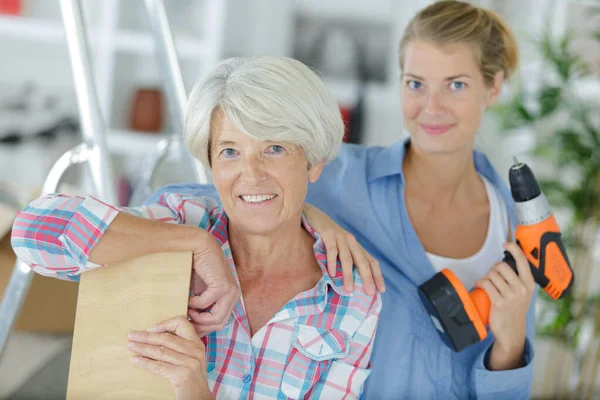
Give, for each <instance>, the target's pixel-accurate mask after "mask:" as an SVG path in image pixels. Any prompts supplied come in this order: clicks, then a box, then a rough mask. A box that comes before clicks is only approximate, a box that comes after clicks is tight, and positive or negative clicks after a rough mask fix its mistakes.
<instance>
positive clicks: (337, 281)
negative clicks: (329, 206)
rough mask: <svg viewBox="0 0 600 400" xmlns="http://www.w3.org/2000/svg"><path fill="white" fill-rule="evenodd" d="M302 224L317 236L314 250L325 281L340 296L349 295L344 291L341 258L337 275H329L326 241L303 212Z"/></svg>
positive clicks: (336, 269) (312, 234) (337, 265)
mask: <svg viewBox="0 0 600 400" xmlns="http://www.w3.org/2000/svg"><path fill="white" fill-rule="evenodd" d="M302 225H303V226H304V229H306V230H307V231H308V233H310V235H311V236H312V237H313V238H315V244H314V245H313V251H314V253H315V258H316V259H317V262H318V263H319V267H320V268H321V272H322V273H323V281H324V283H325V284H326V285H329V286H331V288H332V289H333V290H334V291H335V292H336V293H337V294H339V295H340V296H347V294H346V292H345V291H344V278H343V274H342V266H341V264H340V262H339V260H338V261H337V262H336V268H335V276H334V277H333V278H332V277H330V276H329V272H328V271H327V250H326V249H325V243H323V240H322V239H321V235H319V233H318V232H317V231H315V230H314V229H313V228H312V227H311V226H310V224H309V223H308V220H307V219H306V217H305V216H304V214H302Z"/></svg>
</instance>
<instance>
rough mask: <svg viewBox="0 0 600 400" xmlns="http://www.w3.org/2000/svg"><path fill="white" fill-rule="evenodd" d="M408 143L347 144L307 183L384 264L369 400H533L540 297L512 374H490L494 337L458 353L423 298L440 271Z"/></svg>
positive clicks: (479, 157) (482, 161) (203, 190)
mask: <svg viewBox="0 0 600 400" xmlns="http://www.w3.org/2000/svg"><path fill="white" fill-rule="evenodd" d="M408 143H409V142H408V140H407V141H399V142H397V143H396V144H394V145H392V146H390V147H363V146H357V145H343V146H342V148H341V150H340V153H339V155H338V157H337V158H336V159H335V160H334V161H333V162H332V163H330V164H328V165H327V166H326V167H325V168H324V170H323V173H322V175H321V177H320V179H319V180H318V181H317V182H316V183H314V184H310V185H309V188H308V195H307V199H306V201H307V203H309V204H313V205H315V206H317V207H318V208H320V209H321V210H323V211H324V212H325V213H327V214H328V215H330V216H331V217H332V218H333V219H334V220H335V221H336V222H337V223H338V224H340V225H341V226H342V227H343V228H345V229H346V230H348V231H349V232H351V233H352V234H353V235H355V237H356V238H357V239H358V241H359V242H360V244H361V245H362V246H363V247H364V248H365V249H366V250H367V251H368V252H369V253H370V254H371V255H373V256H374V257H375V258H377V259H378V260H379V262H380V265H381V270H382V272H383V276H384V278H385V282H386V289H387V290H386V292H385V293H384V294H383V309H382V311H381V314H380V319H379V326H378V329H377V336H376V339H375V346H374V351H373V356H372V358H371V361H372V366H373V369H372V372H371V375H370V377H369V379H368V380H367V382H366V390H365V393H364V398H366V399H375V400H380V399H461V400H462V399H471V398H477V399H502V400H504V399H511V400H512V399H529V393H530V387H531V382H532V380H533V348H532V346H531V340H533V335H534V310H533V304H534V303H535V299H534V300H532V307H531V309H530V310H529V314H528V320H527V336H528V339H527V343H526V345H525V364H526V366H525V367H523V368H518V369H515V370H510V371H490V370H488V369H487V368H486V364H485V363H486V360H487V357H488V355H489V351H490V349H491V345H492V342H493V336H492V335H491V334H490V335H488V337H487V338H486V339H485V340H484V341H482V342H481V343H478V344H476V345H472V346H470V347H468V348H466V349H464V350H463V351H461V352H459V353H456V352H454V351H453V350H452V349H450V348H449V347H447V346H446V345H445V344H444V342H443V341H442V340H441V338H440V337H439V334H438V332H437V330H436V329H435V327H434V325H433V323H432V322H431V320H430V318H429V315H428V314H427V311H426V310H425V308H424V307H423V305H422V303H421V301H420V299H419V296H418V292H417V287H418V286H419V285H420V284H422V283H423V282H425V281H426V280H428V279H429V278H431V277H432V276H433V275H434V273H435V271H434V269H433V266H432V265H431V263H430V262H429V259H428V258H427V255H426V254H425V250H424V248H423V246H422V244H421V242H420V241H419V238H418V237H417V234H416V232H415V230H414V228H413V226H412V224H411V222H410V219H409V216H408V212H407V209H406V203H405V199H404V176H403V173H402V161H403V159H404V155H405V149H406V145H407V144H408ZM474 162H475V168H476V170H477V172H478V173H480V174H481V175H483V176H484V177H485V178H487V179H488V180H489V181H490V182H491V183H492V184H493V185H494V186H495V187H496V188H497V189H498V190H499V191H500V193H501V195H502V198H503V199H504V203H505V204H506V205H507V207H508V213H509V215H510V218H511V225H512V227H514V226H515V223H516V221H515V213H514V205H513V200H512V197H511V194H510V190H509V189H508V187H507V186H506V185H505V184H504V182H503V181H502V179H501V178H500V176H499V175H498V174H497V172H496V171H495V170H494V168H493V167H492V165H491V164H490V162H489V160H488V159H487V157H486V156H485V155H483V154H482V153H479V152H475V153H474ZM165 191H168V192H177V193H191V194H194V195H198V196H211V197H213V196H214V197H215V198H218V194H217V192H216V190H215V188H214V187H213V186H209V185H197V184H180V185H170V186H167V187H166V188H163V189H160V190H159V191H158V192H156V193H154V194H153V195H152V196H151V197H150V199H148V201H147V202H155V201H157V199H158V196H159V195H160V194H161V193H163V192H165ZM432 223H435V221H432ZM491 267H492V266H491V265H490V268H491Z"/></svg>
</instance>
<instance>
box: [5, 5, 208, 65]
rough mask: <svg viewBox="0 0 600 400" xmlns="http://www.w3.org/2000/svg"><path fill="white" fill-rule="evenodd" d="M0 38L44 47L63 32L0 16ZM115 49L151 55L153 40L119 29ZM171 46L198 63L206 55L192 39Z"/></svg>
mask: <svg viewBox="0 0 600 400" xmlns="http://www.w3.org/2000/svg"><path fill="white" fill-rule="evenodd" d="M94 31H95V29H94V28H92V29H90V32H89V38H90V40H92V41H94V38H95V35H94ZM0 36H3V37H9V38H13V39H20V40H34V41H41V42H46V43H56V44H63V43H65V30H64V28H63V25H62V23H60V22H58V21H53V20H49V19H42V18H31V17H14V16H8V15H0ZM114 40H115V47H116V48H117V49H118V50H119V51H122V52H126V53H132V54H140V55H152V54H154V40H153V38H152V35H151V34H150V33H149V32H136V31H133V30H123V29H120V30H118V31H117V32H116V35H115V39H114ZM175 46H176V48H177V53H178V55H179V57H181V58H184V59H198V58H201V57H203V56H205V54H206V52H207V51H208V46H207V44H206V43H205V42H204V41H202V40H198V39H196V38H193V37H189V36H180V37H177V38H175Z"/></svg>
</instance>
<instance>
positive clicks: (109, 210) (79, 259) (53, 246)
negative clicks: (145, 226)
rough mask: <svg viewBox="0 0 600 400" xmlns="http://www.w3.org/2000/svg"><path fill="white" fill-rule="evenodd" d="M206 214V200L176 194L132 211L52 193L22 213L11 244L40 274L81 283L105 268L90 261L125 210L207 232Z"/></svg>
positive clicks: (91, 200) (16, 252)
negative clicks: (87, 274) (88, 273)
mask: <svg viewBox="0 0 600 400" xmlns="http://www.w3.org/2000/svg"><path fill="white" fill-rule="evenodd" d="M208 201H209V202H211V203H214V201H212V200H210V199H208ZM213 205H216V203H214V204H213ZM207 210H208V205H207V203H206V201H205V199H204V198H193V197H191V196H184V195H180V194H174V193H171V194H164V195H162V196H161V197H160V199H159V201H158V202H157V203H155V204H151V205H147V206H142V207H133V208H127V207H114V206H111V205H109V204H106V203H104V202H102V201H100V200H98V199H96V198H94V197H92V196H88V197H86V198H82V197H71V196H66V195H62V194H50V195H48V196H43V197H40V198H39V199H37V200H35V201H33V202H31V203H30V204H29V205H28V206H27V207H25V208H24V209H23V210H21V211H20V212H19V214H18V215H17V217H16V219H15V222H14V223H13V228H12V235H11V244H12V247H13V250H14V251H15V254H16V255H17V257H18V258H19V259H20V260H21V261H23V262H25V263H26V264H27V265H29V266H30V267H31V268H32V269H33V270H34V271H35V272H36V273H39V274H40V275H45V276H51V277H55V278H59V279H65V280H74V281H77V280H79V275H80V274H81V273H83V272H86V271H88V270H91V269H94V268H98V267H101V265H99V264H95V263H93V262H90V261H89V260H88V257H89V255H90V253H91V251H92V249H93V248H94V246H95V245H96V244H97V243H98V242H99V241H100V239H101V238H102V236H103V235H104V232H106V230H107V229H108V227H109V225H110V224H111V222H112V221H113V220H114V219H115V217H116V216H117V215H118V214H119V213H120V212H125V213H128V214H131V215H135V216H139V217H142V218H147V219H153V220H156V221H161V222H165V223H178V224H187V225H195V226H198V227H201V228H203V229H208V223H209V221H208V220H209V218H208V214H209V213H208V211H207Z"/></svg>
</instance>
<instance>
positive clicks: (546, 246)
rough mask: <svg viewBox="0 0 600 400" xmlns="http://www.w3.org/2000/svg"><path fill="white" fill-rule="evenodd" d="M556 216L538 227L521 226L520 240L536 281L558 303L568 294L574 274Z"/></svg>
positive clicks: (518, 232) (540, 223)
mask: <svg viewBox="0 0 600 400" xmlns="http://www.w3.org/2000/svg"><path fill="white" fill-rule="evenodd" d="M560 237H561V234H560V228H559V227H558V224H557V223H556V219H555V218H554V216H553V215H551V216H550V217H548V218H546V219H545V220H544V221H541V222H538V223H536V224H535V225H519V226H518V227H517V231H516V238H517V240H518V242H519V245H520V246H521V249H522V250H523V253H524V254H525V256H526V257H527V260H528V261H529V265H530V266H531V270H532V273H533V275H534V277H535V281H536V282H537V283H538V284H539V285H540V286H541V287H542V288H543V289H544V290H545V291H546V293H548V295H549V296H550V297H552V298H553V299H554V300H558V299H560V298H562V297H563V294H564V293H566V291H567V289H568V288H569V286H570V284H571V282H572V281H573V271H572V270H571V267H570V265H569V260H568V258H567V254H566V252H565V250H564V246H563V244H562V240H561V239H560Z"/></svg>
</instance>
